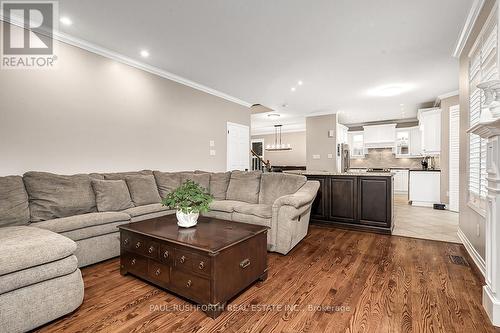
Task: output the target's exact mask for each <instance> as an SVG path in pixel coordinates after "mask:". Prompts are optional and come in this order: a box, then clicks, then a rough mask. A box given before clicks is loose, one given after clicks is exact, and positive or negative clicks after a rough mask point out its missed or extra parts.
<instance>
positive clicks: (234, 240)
mask: <svg viewBox="0 0 500 333" xmlns="http://www.w3.org/2000/svg"><path fill="white" fill-rule="evenodd" d="M119 228H120V242H121V248H120V252H121V257H120V272H121V274H122V275H125V274H127V273H130V274H133V275H135V276H138V277H140V278H142V279H144V280H146V281H149V282H150V283H152V284H154V285H156V286H159V287H162V288H165V289H167V290H169V291H172V292H174V293H176V294H178V295H180V296H183V297H185V298H187V299H190V300H192V301H194V302H196V303H198V304H200V305H202V307H201V309H202V310H203V311H205V312H206V313H207V315H208V316H210V317H212V318H216V317H217V316H219V315H220V314H221V312H222V311H223V310H224V308H225V306H226V303H227V301H229V300H230V299H231V298H233V297H234V296H235V295H237V294H238V293H239V292H241V291H242V290H244V289H245V288H247V287H248V286H250V285H251V284H252V283H254V282H255V281H256V280H259V279H260V280H265V279H266V278H267V269H268V268H267V227H262V226H257V225H252V224H246V223H237V222H230V221H224V220H219V219H215V218H207V217H200V218H199V219H198V224H197V225H196V226H195V227H192V228H187V229H185V228H180V227H178V226H177V220H176V217H175V215H167V216H163V217H159V218H154V219H150V220H145V221H141V222H135V223H130V224H126V225H122V226H120V227H119Z"/></svg>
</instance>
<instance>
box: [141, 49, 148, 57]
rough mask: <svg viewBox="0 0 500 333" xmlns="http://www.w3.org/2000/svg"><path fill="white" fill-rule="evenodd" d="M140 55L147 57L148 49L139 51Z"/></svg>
mask: <svg viewBox="0 0 500 333" xmlns="http://www.w3.org/2000/svg"><path fill="white" fill-rule="evenodd" d="M141 57H143V58H147V57H149V51H148V50H142V51H141Z"/></svg>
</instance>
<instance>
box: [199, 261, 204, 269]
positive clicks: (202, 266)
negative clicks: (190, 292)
mask: <svg viewBox="0 0 500 333" xmlns="http://www.w3.org/2000/svg"><path fill="white" fill-rule="evenodd" d="M198 268H199V269H203V268H205V263H204V262H203V261H200V264H199V265H198Z"/></svg>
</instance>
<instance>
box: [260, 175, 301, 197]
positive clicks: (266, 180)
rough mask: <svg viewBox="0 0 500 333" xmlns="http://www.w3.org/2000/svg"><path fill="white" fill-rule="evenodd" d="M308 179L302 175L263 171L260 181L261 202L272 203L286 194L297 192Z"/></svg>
mask: <svg viewBox="0 0 500 333" xmlns="http://www.w3.org/2000/svg"><path fill="white" fill-rule="evenodd" d="M306 181H307V178H306V177H305V176H302V175H291V174H286V173H273V172H270V173H263V174H262V178H261V181H260V193H259V203H262V204H268V205H272V204H273V202H274V201H275V200H276V199H278V198H279V197H282V196H284V195H289V194H293V193H295V192H297V191H298V190H299V188H301V187H302V186H303V185H304V184H305V183H306Z"/></svg>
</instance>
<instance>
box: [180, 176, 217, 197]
mask: <svg viewBox="0 0 500 333" xmlns="http://www.w3.org/2000/svg"><path fill="white" fill-rule="evenodd" d="M180 175H181V184H184V182H185V181H186V180H192V181H193V182H195V183H197V184H199V185H200V186H201V187H203V188H204V189H206V190H207V192H208V191H209V188H210V174H209V173H193V172H182V173H181V174H180Z"/></svg>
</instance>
